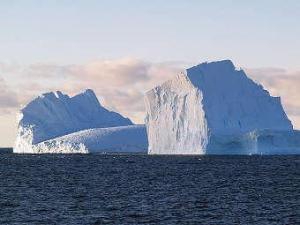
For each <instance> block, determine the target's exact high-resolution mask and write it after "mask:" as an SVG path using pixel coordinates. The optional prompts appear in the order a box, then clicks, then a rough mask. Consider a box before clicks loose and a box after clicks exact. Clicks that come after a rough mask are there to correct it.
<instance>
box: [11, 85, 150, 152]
mask: <svg viewBox="0 0 300 225" xmlns="http://www.w3.org/2000/svg"><path fill="white" fill-rule="evenodd" d="M18 118H19V120H18V121H19V124H18V130H17V138H16V142H15V147H14V150H13V151H14V153H33V154H35V153H88V152H103V151H105V152H110V151H117V152H122V151H127V152H138V151H146V150H147V146H148V141H147V135H146V128H145V126H144V125H134V124H133V123H132V122H131V121H130V119H128V118H125V117H123V116H122V115H120V114H119V113H116V112H112V111H109V110H107V109H105V108H104V107H103V106H102V105H101V104H100V103H99V101H98V99H97V97H96V95H95V93H94V92H93V91H92V90H90V89H88V90H86V91H84V92H83V93H80V94H78V95H75V96H73V97H69V96H68V95H65V94H63V93H61V92H59V91H57V92H50V93H45V94H42V95H41V96H39V97H37V98H35V99H34V100H32V101H31V102H30V103H28V104H27V105H26V106H25V107H24V108H23V109H21V110H20V113H19V117H18Z"/></svg>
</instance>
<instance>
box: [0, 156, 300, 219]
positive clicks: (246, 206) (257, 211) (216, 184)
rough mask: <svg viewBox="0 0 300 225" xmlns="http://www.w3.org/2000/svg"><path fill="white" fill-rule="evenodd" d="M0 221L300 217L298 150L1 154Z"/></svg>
mask: <svg viewBox="0 0 300 225" xmlns="http://www.w3.org/2000/svg"><path fill="white" fill-rule="evenodd" d="M0 224H39V225H41V224H205V225H210V224H212V225H217V224H224V225H231V224H243V225H245V224H257V225H264V224H266V225H271V224H274V225H275V224H276V225H277V224H280V225H281V224H287V225H291V224H295V225H296V224H298V225H299V224H300V156H148V155H143V154H87V155H16V154H12V153H9V152H3V153H2V154H0Z"/></svg>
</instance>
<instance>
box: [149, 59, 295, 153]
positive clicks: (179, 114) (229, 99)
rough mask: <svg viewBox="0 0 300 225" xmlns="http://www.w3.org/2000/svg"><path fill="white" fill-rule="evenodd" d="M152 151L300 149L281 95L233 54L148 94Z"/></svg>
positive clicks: (188, 72)
mask: <svg viewBox="0 0 300 225" xmlns="http://www.w3.org/2000/svg"><path fill="white" fill-rule="evenodd" d="M145 105H146V119H145V121H146V127H147V135H148V142H149V146H148V153H149V154H285V153H289V154H291V153H300V151H299V149H300V134H299V132H298V131H294V130H293V126H292V123H291V121H290V120H289V119H288V117H287V115H286V113H285V111H284V109H283V107H282V105H281V100H280V98H279V97H272V96H271V95H270V94H269V92H268V91H267V90H265V89H264V88H263V87H262V86H261V85H259V84H257V83H255V82H254V81H252V80H251V79H250V78H248V77H247V75H246V74H245V72H244V71H243V70H241V69H236V68H235V66H234V65H233V63H232V62H231V61H230V60H223V61H217V62H210V63H207V62H206V63H202V64H199V65H197V66H194V67H192V68H189V69H187V70H186V72H185V73H181V74H178V75H177V76H175V77H174V78H173V79H172V80H169V81H167V82H165V83H163V84H162V85H160V86H157V87H155V88H153V89H152V90H150V91H148V92H147V93H146V95H145Z"/></svg>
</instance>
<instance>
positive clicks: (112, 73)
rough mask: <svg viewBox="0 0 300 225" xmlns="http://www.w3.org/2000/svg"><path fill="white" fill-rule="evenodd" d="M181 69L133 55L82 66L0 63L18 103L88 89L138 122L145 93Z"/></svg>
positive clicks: (140, 118)
mask: <svg viewBox="0 0 300 225" xmlns="http://www.w3.org/2000/svg"><path fill="white" fill-rule="evenodd" d="M178 64H179V63H178ZM179 65H180V66H182V65H181V64H179ZM182 70H183V67H178V66H177V63H174V62H165V63H150V62H145V61H142V60H137V59H132V58H124V59H117V60H96V61H92V62H88V63H86V64H81V65H80V64H77V65H55V64H47V63H36V64H31V65H28V66H20V65H16V68H14V67H13V65H12V64H9V65H8V64H4V63H2V64H0V73H3V74H5V75H6V77H7V78H8V79H7V80H9V81H10V86H11V87H12V88H14V89H15V90H17V91H16V92H17V95H18V100H19V102H20V103H21V104H20V105H24V104H26V103H27V102H28V101H30V100H31V99H32V98H34V97H35V96H37V95H39V94H41V93H44V92H48V91H55V90H61V91H63V92H66V93H68V94H70V95H74V94H76V93H78V92H80V91H82V90H84V89H87V88H91V89H93V90H94V91H95V92H96V94H97V96H98V97H99V100H100V102H101V104H102V105H104V106H105V107H107V108H109V109H110V110H115V111H118V112H120V113H121V114H123V115H125V116H127V117H130V118H131V119H133V120H134V121H135V122H138V123H142V122H143V120H144V93H145V92H146V91H148V90H150V89H151V88H153V87H154V86H156V85H158V84H160V83H162V82H164V81H165V80H167V79H169V78H171V77H172V76H175V75H176V74H177V73H179V72H180V71H182ZM19 107H21V106H19ZM16 111H17V109H16Z"/></svg>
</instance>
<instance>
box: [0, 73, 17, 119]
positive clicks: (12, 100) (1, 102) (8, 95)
mask: <svg viewBox="0 0 300 225" xmlns="http://www.w3.org/2000/svg"><path fill="white" fill-rule="evenodd" d="M0 90H1V91H0V113H1V114H7V113H10V112H12V111H14V109H15V108H16V107H17V106H18V105H19V102H18V98H17V95H16V93H15V92H13V91H12V90H11V89H10V88H9V87H8V86H7V85H6V83H5V81H4V79H3V78H2V77H0Z"/></svg>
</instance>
